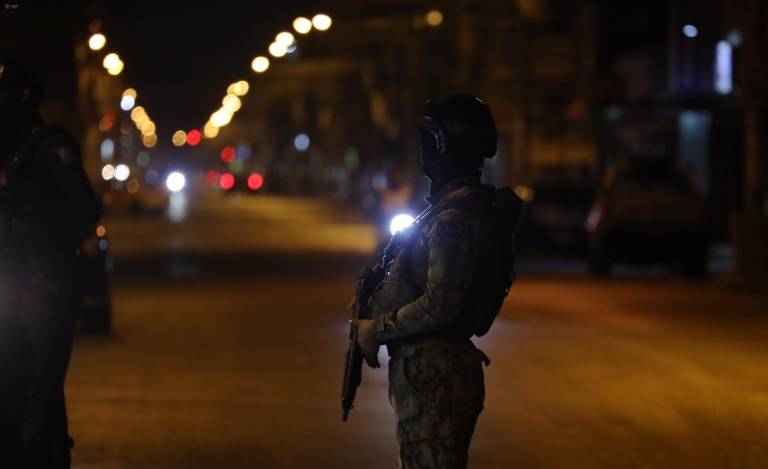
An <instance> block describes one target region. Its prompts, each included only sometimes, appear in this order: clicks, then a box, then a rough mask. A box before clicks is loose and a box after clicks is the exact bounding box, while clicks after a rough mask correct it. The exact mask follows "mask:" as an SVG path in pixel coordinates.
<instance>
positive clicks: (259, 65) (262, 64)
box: [251, 55, 269, 73]
mask: <svg viewBox="0 0 768 469" xmlns="http://www.w3.org/2000/svg"><path fill="white" fill-rule="evenodd" d="M251 68H252V69H253V71H254V72H256V73H264V72H266V71H267V69H268V68H269V59H268V58H266V57H264V56H261V55H260V56H258V57H256V58H255V59H253V62H251Z"/></svg>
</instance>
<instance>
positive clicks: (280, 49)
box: [269, 42, 288, 58]
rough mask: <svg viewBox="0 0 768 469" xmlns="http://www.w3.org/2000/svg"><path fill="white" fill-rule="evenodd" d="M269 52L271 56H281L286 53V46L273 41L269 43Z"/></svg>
mask: <svg viewBox="0 0 768 469" xmlns="http://www.w3.org/2000/svg"><path fill="white" fill-rule="evenodd" d="M269 53H270V54H271V55H272V57H277V58H280V57H283V56H285V54H287V53H288V46H286V45H285V44H281V43H279V42H273V43H272V44H270V45H269Z"/></svg>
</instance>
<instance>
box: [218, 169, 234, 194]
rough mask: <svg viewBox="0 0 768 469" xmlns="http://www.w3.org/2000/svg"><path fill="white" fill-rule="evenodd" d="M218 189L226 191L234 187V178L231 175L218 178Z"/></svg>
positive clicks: (225, 174) (226, 174) (227, 174)
mask: <svg viewBox="0 0 768 469" xmlns="http://www.w3.org/2000/svg"><path fill="white" fill-rule="evenodd" d="M219 187H221V188H222V189H224V190H225V191H228V190H230V189H232V188H233V187H235V176H234V175H233V174H232V173H224V174H222V175H221V177H219Z"/></svg>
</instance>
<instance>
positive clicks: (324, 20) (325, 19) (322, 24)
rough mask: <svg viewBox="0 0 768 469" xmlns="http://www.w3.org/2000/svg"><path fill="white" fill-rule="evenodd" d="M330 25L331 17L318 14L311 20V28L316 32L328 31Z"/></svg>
mask: <svg viewBox="0 0 768 469" xmlns="http://www.w3.org/2000/svg"><path fill="white" fill-rule="evenodd" d="M331 23H332V21H331V17H330V16H328V15H326V14H323V13H319V14H317V15H315V16H314V17H313V18H312V26H314V27H315V29H317V30H318V31H327V30H328V29H330V27H331Z"/></svg>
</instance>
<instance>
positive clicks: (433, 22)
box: [426, 10, 443, 28]
mask: <svg viewBox="0 0 768 469" xmlns="http://www.w3.org/2000/svg"><path fill="white" fill-rule="evenodd" d="M426 20H427V24H428V25H430V26H432V27H433V28H436V27H438V26H440V25H441V24H443V12H441V11H440V10H430V11H429V12H427V16H426Z"/></svg>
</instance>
